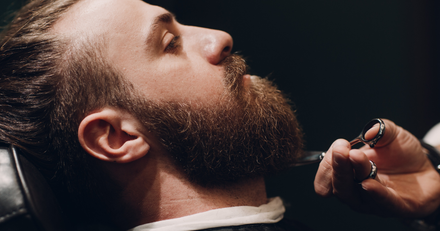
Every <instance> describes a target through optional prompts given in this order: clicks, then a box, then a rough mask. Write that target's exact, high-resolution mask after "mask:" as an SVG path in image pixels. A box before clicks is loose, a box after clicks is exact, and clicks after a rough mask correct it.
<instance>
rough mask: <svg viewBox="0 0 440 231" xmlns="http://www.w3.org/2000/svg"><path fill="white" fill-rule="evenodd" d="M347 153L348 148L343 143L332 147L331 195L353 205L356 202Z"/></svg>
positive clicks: (351, 169) (351, 167)
mask: <svg viewBox="0 0 440 231" xmlns="http://www.w3.org/2000/svg"><path fill="white" fill-rule="evenodd" d="M349 152H350V146H349V145H347V143H345V142H338V143H335V145H334V146H333V150H332V155H333V156H332V166H333V178H332V179H333V194H334V195H335V196H337V197H338V198H339V199H340V200H342V201H344V202H346V203H348V204H350V205H354V204H356V203H358V200H357V195H356V193H355V192H354V184H355V182H354V181H353V179H354V173H353V166H352V164H351V161H350V157H349Z"/></svg>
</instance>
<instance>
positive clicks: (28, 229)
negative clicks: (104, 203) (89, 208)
mask: <svg viewBox="0 0 440 231" xmlns="http://www.w3.org/2000/svg"><path fill="white" fill-rule="evenodd" d="M0 230H1V231H22V230H23V231H64V230H66V228H65V225H64V220H63V216H62V213H61V209H60V208H59V205H58V203H57V201H56V199H55V196H54V195H53V192H52V190H51V188H50V187H49V184H48V183H47V181H46V179H45V178H44V177H43V176H42V174H41V173H40V172H39V171H38V170H37V168H36V167H35V166H34V165H32V164H31V163H30V162H29V161H28V160H27V159H26V158H25V157H23V156H22V155H21V154H20V150H19V149H17V148H16V147H14V146H12V145H6V144H0Z"/></svg>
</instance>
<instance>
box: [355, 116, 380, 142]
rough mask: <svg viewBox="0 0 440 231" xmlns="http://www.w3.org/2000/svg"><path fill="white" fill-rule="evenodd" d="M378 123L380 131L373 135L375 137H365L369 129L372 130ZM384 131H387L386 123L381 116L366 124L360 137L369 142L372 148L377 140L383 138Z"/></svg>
mask: <svg viewBox="0 0 440 231" xmlns="http://www.w3.org/2000/svg"><path fill="white" fill-rule="evenodd" d="M376 124H379V131H378V132H377V134H376V135H375V136H374V137H373V139H369V140H367V139H366V138H365V135H366V134H367V132H368V130H370V129H371V128H372V127H373V126H374V125H376ZM384 133H385V123H384V122H383V120H381V119H379V118H375V119H372V120H371V121H370V122H368V123H367V124H366V125H365V126H364V129H363V130H362V133H361V135H360V137H359V138H360V139H361V141H362V142H363V143H365V144H368V145H369V146H370V147H371V148H374V146H376V144H377V142H378V141H379V140H380V139H381V138H382V136H383V134H384Z"/></svg>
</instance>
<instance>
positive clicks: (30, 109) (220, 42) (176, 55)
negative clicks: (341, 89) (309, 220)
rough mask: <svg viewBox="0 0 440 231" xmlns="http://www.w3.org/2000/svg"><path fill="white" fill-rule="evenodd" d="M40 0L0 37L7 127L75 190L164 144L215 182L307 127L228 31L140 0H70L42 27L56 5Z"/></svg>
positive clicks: (258, 172)
mask: <svg viewBox="0 0 440 231" xmlns="http://www.w3.org/2000/svg"><path fill="white" fill-rule="evenodd" d="M41 2H42V4H41V7H40V9H39V10H36V11H33V12H34V13H33V14H35V15H28V17H27V19H26V20H25V21H23V22H20V18H18V19H17V22H15V24H13V25H16V26H15V27H12V29H11V30H10V32H9V34H8V35H7V36H6V37H5V38H4V39H3V43H4V44H5V45H3V46H2V48H1V54H0V55H1V62H2V64H1V67H0V68H1V69H0V71H1V75H2V76H1V79H0V81H1V85H0V94H2V98H3V100H4V102H1V103H0V106H1V107H3V108H4V109H5V110H3V109H2V113H4V115H2V116H0V117H2V118H3V121H1V122H0V138H1V139H2V140H5V141H8V142H11V143H15V144H17V145H19V146H20V147H22V148H23V149H25V150H27V151H28V152H29V153H30V154H33V155H34V157H35V158H36V159H39V160H42V161H45V162H50V163H55V164H56V165H57V167H56V168H55V170H57V175H58V176H59V177H58V178H57V179H59V181H60V182H61V184H64V185H66V186H67V188H68V189H69V191H70V193H71V194H72V193H73V194H75V193H76V194H79V195H80V196H83V195H84V194H86V196H90V195H93V194H94V193H95V192H89V191H88V190H87V189H90V188H91V189H96V188H97V187H98V186H102V184H101V183H102V181H101V180H102V179H103V178H105V177H106V173H105V171H104V170H103V169H101V168H100V167H99V166H100V164H99V163H100V162H101V161H108V162H116V163H119V164H126V163H127V162H134V161H137V160H139V159H142V158H143V157H144V156H146V155H148V154H149V152H151V147H152V146H155V145H159V146H162V147H164V150H166V151H165V152H164V155H169V156H170V159H171V160H172V164H174V165H176V166H177V167H178V168H179V169H181V170H182V171H183V172H184V173H185V174H186V176H187V177H188V179H189V180H191V181H193V182H196V183H198V184H201V185H204V186H208V187H209V186H212V185H218V184H227V183H228V182H234V181H237V180H240V179H243V178H251V177H257V176H263V175H265V174H267V173H270V172H275V171H279V170H281V169H285V168H286V167H287V166H288V165H289V164H290V163H291V162H292V161H294V159H295V157H296V154H297V153H298V152H299V150H300V149H301V133H300V129H299V127H298V124H297V122H296V119H295V116H294V114H293V112H292V111H291V109H290V106H289V105H288V102H287V101H286V99H285V98H284V97H282V95H281V93H280V92H279V91H278V90H276V88H275V87H273V86H272V85H271V83H269V82H268V81H267V80H264V79H260V78H258V77H251V76H249V75H245V74H246V65H245V63H244V61H243V60H242V59H241V58H240V57H238V56H230V51H231V49H232V39H231V37H230V36H229V35H228V34H226V33H224V32H221V31H216V30H209V29H204V28H197V27H190V26H184V25H181V24H179V23H177V22H176V21H175V19H174V17H173V16H172V15H171V14H170V13H169V12H167V11H166V10H164V9H162V8H159V7H156V6H152V5H148V4H146V3H143V2H141V1H138V0H124V1H120V0H82V1H78V2H77V3H76V4H73V3H74V2H72V3H65V7H60V8H59V10H58V11H56V10H54V12H55V11H56V12H59V14H58V13H57V14H56V15H57V16H56V17H53V20H52V21H50V23H48V24H47V25H46V24H44V26H46V27H38V26H41V25H40V24H38V23H36V22H35V21H36V19H38V20H41V21H44V19H45V18H46V17H48V16H49V15H54V12H52V13H51V12H50V9H52V8H49V7H47V6H48V5H51V4H50V3H49V4H48V3H44V1H41ZM55 2H63V1H55ZM63 4H64V3H63ZM72 4H73V5H72ZM32 7H35V6H32ZM65 9H67V10H65ZM35 12H36V13H35ZM20 17H24V16H20ZM20 36H21V37H20ZM16 37H18V38H16ZM41 60H44V62H43V61H41ZM12 107H16V108H12ZM156 140H157V142H156ZM52 170H54V168H52ZM95 195H97V197H99V195H100V194H95Z"/></svg>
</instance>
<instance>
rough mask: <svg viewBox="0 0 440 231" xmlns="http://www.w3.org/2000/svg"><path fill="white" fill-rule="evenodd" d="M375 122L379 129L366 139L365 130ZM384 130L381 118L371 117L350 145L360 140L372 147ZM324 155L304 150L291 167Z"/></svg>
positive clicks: (310, 162)
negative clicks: (370, 137)
mask: <svg viewBox="0 0 440 231" xmlns="http://www.w3.org/2000/svg"><path fill="white" fill-rule="evenodd" d="M376 124H379V131H378V132H377V134H376V136H374V137H373V138H372V139H366V138H365V135H366V134H367V131H368V130H370V129H371V128H372V127H373V126H374V125H376ZM384 132H385V123H384V122H383V120H381V119H378V118H376V119H373V120H371V121H370V122H368V123H367V124H366V125H365V126H364V128H363V129H362V132H361V134H360V135H359V136H358V137H356V138H355V139H353V140H352V141H350V146H351V147H353V145H355V144H358V143H360V142H362V143H364V144H367V145H369V146H370V147H371V148H374V146H376V144H377V142H378V141H379V140H380V139H381V138H382V136H383V134H384ZM324 156H325V152H321V151H305V152H304V153H303V155H302V156H301V157H300V158H299V159H298V160H297V161H296V163H294V164H292V167H294V166H301V165H307V164H313V163H318V162H321V160H322V159H323V158H324Z"/></svg>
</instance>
